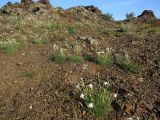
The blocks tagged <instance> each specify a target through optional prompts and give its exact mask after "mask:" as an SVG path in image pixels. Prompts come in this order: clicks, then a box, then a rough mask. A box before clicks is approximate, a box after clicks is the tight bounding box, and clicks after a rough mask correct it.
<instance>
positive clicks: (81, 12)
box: [66, 5, 102, 21]
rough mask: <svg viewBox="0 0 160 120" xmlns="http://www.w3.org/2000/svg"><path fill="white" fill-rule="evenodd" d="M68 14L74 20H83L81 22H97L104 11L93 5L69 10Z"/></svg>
mask: <svg viewBox="0 0 160 120" xmlns="http://www.w3.org/2000/svg"><path fill="white" fill-rule="evenodd" d="M66 12H67V13H68V14H69V15H70V16H73V18H81V20H82V19H90V20H94V21H97V20H98V19H99V18H100V15H102V11H101V10H99V9H98V8H97V7H95V6H93V5H91V6H77V7H72V8H69V9H67V10H66Z"/></svg>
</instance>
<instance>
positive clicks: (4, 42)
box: [0, 39, 19, 48]
mask: <svg viewBox="0 0 160 120" xmlns="http://www.w3.org/2000/svg"><path fill="white" fill-rule="evenodd" d="M8 45H19V43H18V42H17V41H16V40H15V39H12V40H9V41H1V42H0V46H1V47H2V48H3V47H6V46H8Z"/></svg>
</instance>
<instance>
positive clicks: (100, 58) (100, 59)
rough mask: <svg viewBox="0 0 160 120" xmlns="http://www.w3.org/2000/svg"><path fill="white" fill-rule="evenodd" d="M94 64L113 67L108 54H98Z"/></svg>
mask: <svg viewBox="0 0 160 120" xmlns="http://www.w3.org/2000/svg"><path fill="white" fill-rule="evenodd" d="M96 62H97V64H99V65H104V66H111V65H113V59H112V56H111V55H110V54H98V55H97V57H96Z"/></svg>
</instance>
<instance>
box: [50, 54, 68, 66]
mask: <svg viewBox="0 0 160 120" xmlns="http://www.w3.org/2000/svg"><path fill="white" fill-rule="evenodd" d="M51 60H52V61H54V62H56V63H59V64H60V63H64V62H65V60H66V56H65V55H64V54H62V53H56V54H55V55H53V56H52V57H51Z"/></svg>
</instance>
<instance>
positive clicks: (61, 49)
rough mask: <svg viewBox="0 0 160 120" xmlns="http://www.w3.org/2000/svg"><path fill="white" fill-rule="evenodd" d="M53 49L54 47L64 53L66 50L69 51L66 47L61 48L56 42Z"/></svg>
mask: <svg viewBox="0 0 160 120" xmlns="http://www.w3.org/2000/svg"><path fill="white" fill-rule="evenodd" d="M53 49H54V50H55V51H59V52H60V53H62V54H64V52H65V51H67V50H66V49H65V48H61V47H60V46H58V45H56V44H54V45H53Z"/></svg>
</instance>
